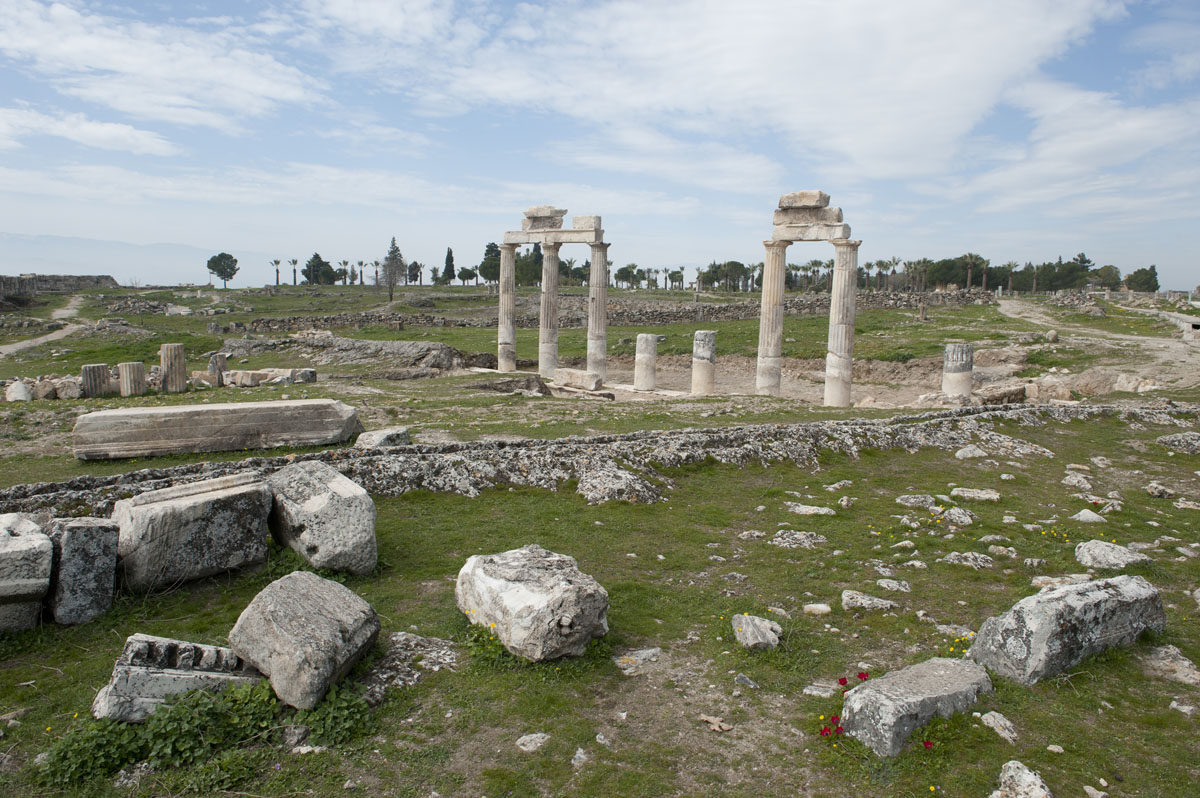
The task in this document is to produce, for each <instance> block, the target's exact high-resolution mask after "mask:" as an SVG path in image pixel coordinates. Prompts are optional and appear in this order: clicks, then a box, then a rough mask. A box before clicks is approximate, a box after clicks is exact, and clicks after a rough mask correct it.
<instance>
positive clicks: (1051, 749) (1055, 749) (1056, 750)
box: [1046, 745, 1063, 754]
mask: <svg viewBox="0 0 1200 798" xmlns="http://www.w3.org/2000/svg"><path fill="white" fill-rule="evenodd" d="M1046 750H1047V751H1049V752H1050V753H1052V754H1061V753H1062V752H1063V747H1062V746H1061V745H1048V746H1046Z"/></svg>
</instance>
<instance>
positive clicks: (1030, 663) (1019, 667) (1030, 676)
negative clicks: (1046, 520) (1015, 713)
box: [967, 575, 1167, 685]
mask: <svg viewBox="0 0 1200 798" xmlns="http://www.w3.org/2000/svg"><path fill="white" fill-rule="evenodd" d="M1166 622H1167V618H1166V615H1165V614H1164V613H1163V606H1162V598H1161V597H1160V596H1159V594H1158V591H1157V590H1156V589H1155V588H1154V586H1153V585H1151V584H1150V583H1149V582H1147V581H1146V580H1145V579H1143V578H1142V577H1140V576H1128V575H1126V576H1116V577H1113V578H1111V579H1098V580H1095V581H1092V582H1083V583H1077V584H1070V585H1063V586H1061V587H1056V588H1048V589H1045V590H1043V591H1042V592H1040V593H1037V594H1035V595H1032V596H1029V597H1027V598H1023V599H1021V600H1020V601H1018V602H1017V603H1016V604H1014V605H1013V607H1012V608H1011V609H1010V610H1008V612H1006V613H1004V614H1003V615H998V616H993V617H991V618H988V619H987V620H986V621H984V622H983V625H982V626H980V627H979V632H978V633H977V634H976V635H975V638H974V639H973V640H972V642H971V648H970V650H969V651H968V652H967V656H968V657H970V658H971V659H973V660H975V661H976V662H978V663H980V664H982V665H985V666H987V667H988V669H989V670H991V671H992V672H993V673H996V674H999V675H1000V676H1006V677H1008V678H1009V679H1012V680H1014V681H1016V682H1019V683H1021V684H1024V685H1031V684H1034V683H1036V682H1038V681H1039V680H1041V679H1045V678H1047V677H1050V676H1054V675H1055V674H1058V673H1061V672H1063V671H1064V670H1066V669H1068V668H1071V667H1074V666H1075V665H1077V664H1078V663H1079V662H1081V661H1082V660H1083V659H1085V658H1086V657H1089V656H1091V655H1093V654H1098V653H1100V652H1101V651H1104V650H1106V649H1109V648H1113V647H1115V646H1127V645H1131V644H1132V643H1133V642H1134V641H1135V640H1137V639H1138V637H1139V636H1140V635H1141V634H1142V633H1143V632H1145V631H1147V630H1151V631H1155V632H1161V631H1162V630H1163V628H1164V627H1165V626H1166Z"/></svg>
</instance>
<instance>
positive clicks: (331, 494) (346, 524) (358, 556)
mask: <svg viewBox="0 0 1200 798" xmlns="http://www.w3.org/2000/svg"><path fill="white" fill-rule="evenodd" d="M267 484H268V485H270V486H271V492H272V493H273V494H274V497H275V501H274V504H273V505H272V507H271V516H270V526H271V534H272V535H274V537H275V539H276V540H277V541H279V543H280V544H281V545H284V546H290V547H291V548H292V549H293V550H294V551H295V552H296V553H297V554H299V555H300V556H301V557H303V558H304V559H305V560H307V561H308V563H309V564H310V565H312V566H313V567H315V568H331V569H333V570H335V571H348V572H349V573H352V574H369V573H371V571H373V570H375V562H376V544H375V502H373V501H372V500H371V497H370V496H369V495H368V494H367V492H366V491H365V490H363V489H362V487H361V486H359V485H358V484H357V483H355V482H353V481H352V480H350V479H347V478H346V477H344V476H342V474H341V473H340V472H338V471H337V470H336V469H334V468H333V467H332V466H329V465H328V464H326V463H322V462H320V461H319V460H306V461H303V462H300V463H292V464H291V465H289V466H285V467H284V468H281V469H279V470H278V471H276V472H275V473H274V474H271V475H270V476H269V477H267Z"/></svg>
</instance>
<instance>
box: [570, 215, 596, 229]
mask: <svg viewBox="0 0 1200 798" xmlns="http://www.w3.org/2000/svg"><path fill="white" fill-rule="evenodd" d="M571 228H572V229H574V230H599V229H600V217H599V216H576V217H574V218H573V219H571Z"/></svg>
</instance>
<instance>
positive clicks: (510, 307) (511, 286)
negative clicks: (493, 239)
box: [496, 244, 517, 371]
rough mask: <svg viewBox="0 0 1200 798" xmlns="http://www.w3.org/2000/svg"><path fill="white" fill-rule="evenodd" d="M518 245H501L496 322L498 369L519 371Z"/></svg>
mask: <svg viewBox="0 0 1200 798" xmlns="http://www.w3.org/2000/svg"><path fill="white" fill-rule="evenodd" d="M516 253H517V245H516V244H501V245H500V313H499V317H498V318H497V320H496V368H497V369H499V370H500V371H516V370H517V330H516V326H515V322H514V317H515V316H516V314H517V279H516V263H517V257H516Z"/></svg>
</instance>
